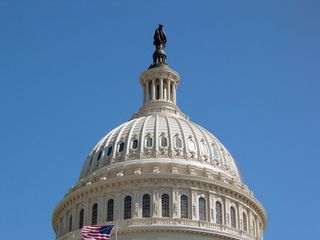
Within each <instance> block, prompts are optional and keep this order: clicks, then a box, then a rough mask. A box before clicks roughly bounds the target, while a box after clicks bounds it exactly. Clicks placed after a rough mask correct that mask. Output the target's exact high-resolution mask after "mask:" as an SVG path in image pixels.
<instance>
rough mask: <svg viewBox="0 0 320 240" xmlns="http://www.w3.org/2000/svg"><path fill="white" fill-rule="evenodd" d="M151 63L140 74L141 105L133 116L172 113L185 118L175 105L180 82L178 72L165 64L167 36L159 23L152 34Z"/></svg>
mask: <svg viewBox="0 0 320 240" xmlns="http://www.w3.org/2000/svg"><path fill="white" fill-rule="evenodd" d="M153 40H154V41H153V45H154V46H155V48H156V49H155V51H154V53H153V56H152V58H153V63H152V64H151V65H150V67H149V68H148V69H147V70H146V71H144V72H143V73H142V74H141V76H140V84H141V86H142V90H143V105H142V107H141V108H140V110H139V112H137V113H134V115H133V118H137V117H142V116H149V115H166V116H168V115H174V116H180V117H183V118H185V119H188V117H187V116H186V115H185V114H184V113H182V112H181V111H180V109H179V107H178V106H177V93H176V90H177V87H178V85H179V82H180V76H179V74H178V73H177V72H176V71H174V70H172V69H171V68H170V67H169V66H168V65H167V61H166V60H167V56H166V54H165V52H164V48H165V47H166V43H167V37H166V34H165V32H164V31H163V26H162V25H159V27H158V28H157V29H156V31H155V33H154V36H153Z"/></svg>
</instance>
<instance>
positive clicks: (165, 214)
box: [161, 194, 169, 217]
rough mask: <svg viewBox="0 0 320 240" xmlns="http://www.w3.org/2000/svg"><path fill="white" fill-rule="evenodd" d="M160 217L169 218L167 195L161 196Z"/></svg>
mask: <svg viewBox="0 0 320 240" xmlns="http://www.w3.org/2000/svg"><path fill="white" fill-rule="evenodd" d="M161 207H162V217H169V195H168V194H162V196H161Z"/></svg>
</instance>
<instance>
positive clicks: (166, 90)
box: [143, 78, 176, 104]
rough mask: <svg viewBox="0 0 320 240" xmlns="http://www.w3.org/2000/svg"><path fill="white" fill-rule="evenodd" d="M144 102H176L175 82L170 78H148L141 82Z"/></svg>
mask: <svg viewBox="0 0 320 240" xmlns="http://www.w3.org/2000/svg"><path fill="white" fill-rule="evenodd" d="M143 92H144V103H146V102H149V101H156V100H160V101H169V102H172V103H174V104H176V83H175V82H174V80H172V79H170V78H160V79H150V80H147V81H145V83H144V84H143Z"/></svg>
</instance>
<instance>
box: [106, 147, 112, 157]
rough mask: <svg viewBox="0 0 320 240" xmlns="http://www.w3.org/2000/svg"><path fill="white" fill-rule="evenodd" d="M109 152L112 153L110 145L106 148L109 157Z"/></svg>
mask: <svg viewBox="0 0 320 240" xmlns="http://www.w3.org/2000/svg"><path fill="white" fill-rule="evenodd" d="M111 153H112V146H109V147H108V148H107V156H108V157H109V156H110V155H111Z"/></svg>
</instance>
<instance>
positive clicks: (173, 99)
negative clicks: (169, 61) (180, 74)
mask: <svg viewBox="0 0 320 240" xmlns="http://www.w3.org/2000/svg"><path fill="white" fill-rule="evenodd" d="M172 101H173V103H174V104H176V84H175V83H173V84H172Z"/></svg>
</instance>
